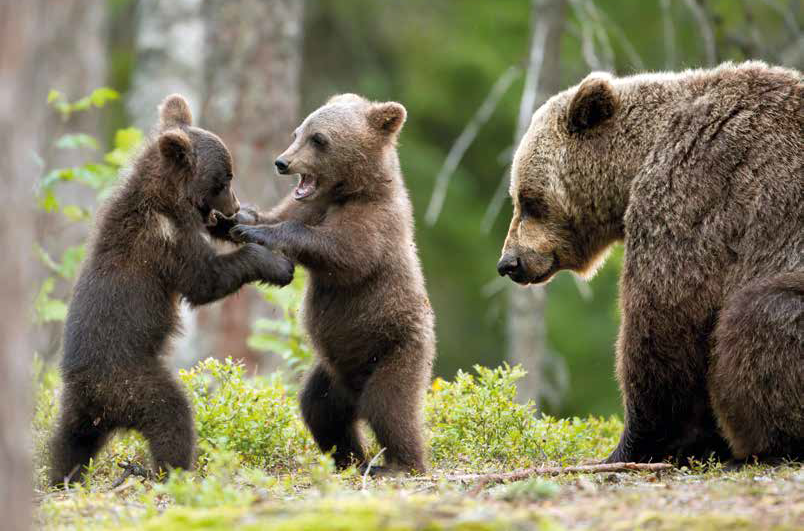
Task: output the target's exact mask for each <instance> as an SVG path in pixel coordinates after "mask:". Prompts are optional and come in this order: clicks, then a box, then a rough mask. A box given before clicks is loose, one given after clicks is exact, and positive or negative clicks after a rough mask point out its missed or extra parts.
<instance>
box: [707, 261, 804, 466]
mask: <svg viewBox="0 0 804 531" xmlns="http://www.w3.org/2000/svg"><path fill="white" fill-rule="evenodd" d="M715 340H716V344H715V347H714V351H713V357H712V362H711V366H710V369H709V383H710V396H711V400H712V407H713V409H714V411H715V416H716V417H717V419H718V422H719V424H720V426H721V429H722V430H723V432H724V435H725V437H726V439H727V440H728V441H729V445H730V446H731V448H732V451H733V453H734V457H735V458H736V459H738V460H751V459H752V458H753V457H754V456H756V457H757V458H759V459H762V460H771V461H772V460H774V459H776V460H778V459H779V458H785V457H791V458H795V459H801V458H804V272H797V273H786V274H782V275H778V276H776V277H773V278H771V279H767V280H762V281H758V282H754V283H752V284H749V285H747V286H746V287H744V288H743V289H741V290H740V291H739V292H738V293H736V294H735V295H734V296H733V297H731V298H730V299H729V300H728V301H727V302H726V304H725V305H724V307H723V309H722V311H721V313H720V319H719V323H718V326H717V328H716V330H715Z"/></svg>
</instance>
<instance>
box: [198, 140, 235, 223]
mask: <svg viewBox="0 0 804 531" xmlns="http://www.w3.org/2000/svg"><path fill="white" fill-rule="evenodd" d="M190 138H191V139H192V140H193V147H194V150H195V154H196V168H195V174H194V175H193V178H192V179H191V180H190V182H189V183H188V185H187V190H188V195H189V196H190V198H191V199H192V200H193V202H194V204H195V205H196V207H197V208H198V210H199V212H200V213H201V214H202V216H204V218H205V219H206V218H207V217H208V216H209V214H210V213H211V212H212V211H213V210H217V211H218V212H220V213H222V214H223V215H224V216H226V217H230V216H233V215H235V214H237V211H238V210H240V202H239V201H238V200H237V196H236V195H235V192H234V189H233V188H232V180H233V179H234V170H233V168H232V156H231V154H230V153H229V150H228V149H226V146H225V145H224V144H223V142H222V141H221V139H220V138H218V137H217V136H215V135H213V134H212V133H210V132H208V131H205V130H203V129H196V128H192V129H191V130H190Z"/></svg>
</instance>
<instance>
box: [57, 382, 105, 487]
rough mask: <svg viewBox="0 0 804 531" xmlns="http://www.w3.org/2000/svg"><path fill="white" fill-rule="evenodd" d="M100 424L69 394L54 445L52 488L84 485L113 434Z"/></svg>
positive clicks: (66, 394) (65, 399)
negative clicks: (86, 477)
mask: <svg viewBox="0 0 804 531" xmlns="http://www.w3.org/2000/svg"><path fill="white" fill-rule="evenodd" d="M99 420H100V419H93V415H92V414H91V413H90V412H88V409H87V408H85V407H82V405H81V404H80V402H78V401H76V399H75V398H74V397H71V396H70V393H69V391H65V397H64V400H63V403H62V410H61V416H60V419H59V422H58V425H57V427H56V432H55V434H54V435H53V437H52V438H51V441H50V458H51V468H50V484H51V485H53V486H64V485H66V484H69V483H75V482H78V481H81V479H82V476H83V475H84V473H85V472H86V471H87V468H86V467H87V465H89V461H90V459H92V458H93V457H95V456H96V455H97V454H98V452H99V451H100V449H101V448H102V447H103V445H104V444H105V443H106V441H107V440H108V438H109V435H110V434H111V431H112V430H111V429H109V428H108V426H106V425H104V424H101V422H99Z"/></svg>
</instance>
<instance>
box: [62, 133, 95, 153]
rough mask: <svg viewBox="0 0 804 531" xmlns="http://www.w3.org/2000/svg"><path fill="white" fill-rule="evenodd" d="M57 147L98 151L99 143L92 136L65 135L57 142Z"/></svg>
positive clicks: (81, 134)
mask: <svg viewBox="0 0 804 531" xmlns="http://www.w3.org/2000/svg"><path fill="white" fill-rule="evenodd" d="M56 147H57V148H59V149H79V148H89V149H98V148H99V147H100V146H99V144H98V141H97V140H95V138H93V137H92V136H90V135H86V134H83V133H78V134H74V135H64V136H62V137H61V138H59V139H58V140H56Z"/></svg>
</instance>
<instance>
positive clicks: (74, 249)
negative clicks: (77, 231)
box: [58, 245, 86, 279]
mask: <svg viewBox="0 0 804 531" xmlns="http://www.w3.org/2000/svg"><path fill="white" fill-rule="evenodd" d="M85 255H86V247H85V246H84V245H73V246H71V247H68V248H67V249H66V250H65V251H64V254H62V255H61V265H60V266H59V270H58V271H59V274H60V275H61V276H62V277H64V278H66V279H73V278H75V276H76V274H77V273H78V268H79V267H80V266H81V262H83V261H84V256H85Z"/></svg>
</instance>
